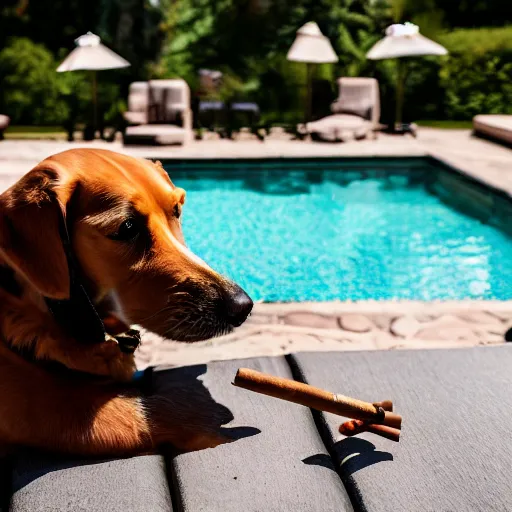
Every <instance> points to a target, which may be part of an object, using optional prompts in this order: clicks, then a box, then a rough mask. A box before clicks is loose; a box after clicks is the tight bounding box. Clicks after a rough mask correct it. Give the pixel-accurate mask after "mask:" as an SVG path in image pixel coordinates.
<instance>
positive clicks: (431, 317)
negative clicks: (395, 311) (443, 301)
mask: <svg viewBox="0 0 512 512" xmlns="http://www.w3.org/2000/svg"><path fill="white" fill-rule="evenodd" d="M438 317H439V315H424V314H418V315H414V318H416V320H418V322H420V323H422V324H423V323H427V322H432V321H434V320H436V319H437V318H438Z"/></svg>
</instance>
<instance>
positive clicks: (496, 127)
mask: <svg viewBox="0 0 512 512" xmlns="http://www.w3.org/2000/svg"><path fill="white" fill-rule="evenodd" d="M473 131H474V132H475V134H476V135H480V136H481V137H485V138H488V139H492V140H495V141H498V142H502V143H504V144H507V145H512V116H510V115H509V116H506V115H502V116H500V115H478V116H475V117H474V118H473Z"/></svg>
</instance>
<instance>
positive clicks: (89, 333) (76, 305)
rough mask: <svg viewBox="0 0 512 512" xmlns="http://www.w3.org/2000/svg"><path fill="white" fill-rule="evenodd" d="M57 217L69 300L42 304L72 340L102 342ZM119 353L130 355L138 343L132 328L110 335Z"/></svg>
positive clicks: (102, 329) (62, 221) (61, 219)
mask: <svg viewBox="0 0 512 512" xmlns="http://www.w3.org/2000/svg"><path fill="white" fill-rule="evenodd" d="M60 213H61V214H60V215H59V235H60V239H61V241H62V246H63V248H64V253H65V255H66V261H67V264H68V273H69V284H70V290H69V299H65V300H57V299H51V298H49V297H45V298H44V300H45V303H46V305H47V307H48V309H49V310H50V312H51V314H52V315H53V318H54V319H55V321H56V322H57V323H58V324H59V325H60V326H61V327H62V328H63V329H64V331H65V332H66V333H67V334H68V335H69V336H71V337H72V338H74V339H76V340H78V341H80V342H82V343H91V344H94V343H103V342H104V341H105V340H107V339H108V338H110V335H109V334H107V332H106V329H105V325H104V324H103V321H102V320H101V317H100V315H99V314H98V312H97V311H96V308H95V307H94V304H93V301H92V300H91V299H90V297H89V295H88V294H87V292H86V290H85V287H84V286H83V284H82V283H81V282H80V279H79V267H78V265H77V264H76V262H75V258H74V256H73V250H72V246H71V238H70V236H69V231H68V228H67V225H66V220H65V217H64V212H62V211H61V212H60ZM114 338H115V339H116V341H117V342H118V343H119V345H120V348H121V350H122V351H123V352H127V353H130V352H131V353H133V352H134V351H135V349H136V348H137V347H138V346H139V344H140V333H139V332H138V331H136V330H135V329H130V330H129V331H127V332H125V333H122V334H120V335H118V336H114Z"/></svg>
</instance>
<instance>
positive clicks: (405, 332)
mask: <svg viewBox="0 0 512 512" xmlns="http://www.w3.org/2000/svg"><path fill="white" fill-rule="evenodd" d="M421 327H422V325H421V324H420V323H419V322H418V320H416V318H414V317H413V316H402V317H400V318H397V319H395V320H393V322H392V323H391V328H390V330H391V332H392V333H393V334H394V335H395V336H400V337H402V338H410V337H412V336H414V335H415V334H416V333H417V332H418V330H419V329H421Z"/></svg>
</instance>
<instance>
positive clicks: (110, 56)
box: [57, 32, 130, 73]
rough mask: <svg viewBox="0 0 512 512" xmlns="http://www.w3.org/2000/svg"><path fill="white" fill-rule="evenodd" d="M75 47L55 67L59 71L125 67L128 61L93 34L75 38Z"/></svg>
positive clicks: (89, 33)
mask: <svg viewBox="0 0 512 512" xmlns="http://www.w3.org/2000/svg"><path fill="white" fill-rule="evenodd" d="M75 43H76V45H77V47H76V48H75V49H74V50H73V51H72V52H71V53H70V54H69V55H68V56H67V57H66V59H65V60H64V61H63V62H62V64H61V65H60V66H59V67H58V68H57V71H58V72H59V73H61V72H63V71H78V70H90V71H99V70H104V69H119V68H126V67H128V66H129V65H130V63H129V62H128V61H127V60H125V59H123V58H122V57H120V56H119V55H117V53H114V52H113V51H112V50H110V49H109V48H107V47H106V46H104V45H102V44H101V39H100V38H99V37H98V36H97V35H95V34H93V33H92V32H87V34H85V35H83V36H80V37H78V38H77V39H75Z"/></svg>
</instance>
